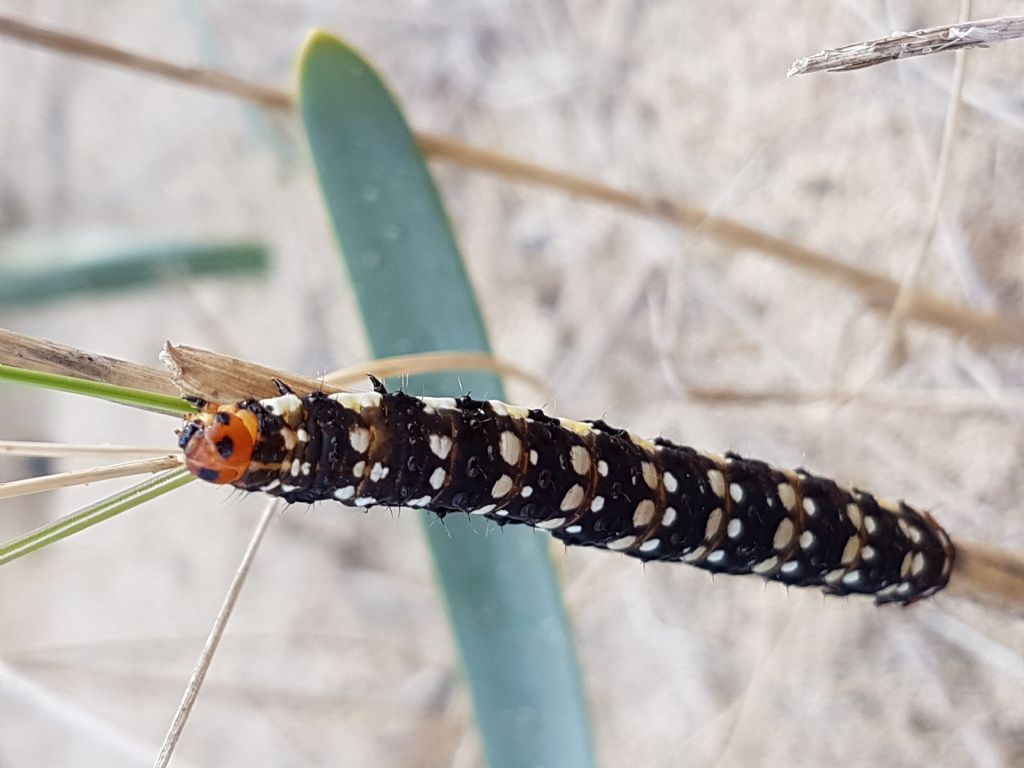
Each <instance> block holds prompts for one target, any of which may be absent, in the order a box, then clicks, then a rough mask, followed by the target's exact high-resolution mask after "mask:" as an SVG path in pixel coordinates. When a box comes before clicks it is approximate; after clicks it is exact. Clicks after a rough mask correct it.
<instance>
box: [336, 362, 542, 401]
mask: <svg viewBox="0 0 1024 768" xmlns="http://www.w3.org/2000/svg"><path fill="white" fill-rule="evenodd" d="M437 371H488V372H490V373H496V374H498V375H500V376H509V377H511V378H516V379H520V380H521V381H522V382H524V383H525V384H528V385H530V386H531V387H532V388H533V389H535V390H537V392H538V393H540V394H542V395H543V399H545V400H546V399H548V397H549V395H550V388H549V387H548V385H547V383H546V382H545V381H544V379H542V378H540V377H539V376H534V375H533V374H532V373H530V372H529V371H527V370H525V369H523V368H521V367H520V366H518V365H516V364H514V363H510V362H508V361H505V360H501V359H499V358H496V357H494V356H493V355H490V354H488V353H486V352H422V353H420V354H416V355H395V356H394V357H382V358H379V359H377V360H369V361H367V362H365V363H357V364H356V365H349V366H346V367H344V368H339V369H338V370H336V371H331V372H330V373H328V374H326V375H325V376H324V381H325V382H327V383H329V384H334V385H336V386H345V385H349V384H357V383H359V382H361V381H364V380H365V379H366V375H367V374H372V375H373V376H376V377H377V378H379V379H386V378H388V377H389V376H414V375H416V374H417V373H435V372H437Z"/></svg>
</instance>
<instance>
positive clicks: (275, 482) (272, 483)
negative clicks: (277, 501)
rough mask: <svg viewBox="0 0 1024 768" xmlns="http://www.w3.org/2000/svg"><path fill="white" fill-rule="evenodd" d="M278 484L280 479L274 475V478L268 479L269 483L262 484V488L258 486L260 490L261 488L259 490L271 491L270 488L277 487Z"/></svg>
mask: <svg viewBox="0 0 1024 768" xmlns="http://www.w3.org/2000/svg"><path fill="white" fill-rule="evenodd" d="M280 484H281V481H280V480H278V479H277V478H276V477H275V478H274V479H273V480H271V481H270V482H269V483H267V484H266V485H264V486H263V487H262V488H260V490H261V491H272V490H274V489H275V488H277V486H279V485H280Z"/></svg>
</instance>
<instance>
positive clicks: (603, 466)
mask: <svg viewBox="0 0 1024 768" xmlns="http://www.w3.org/2000/svg"><path fill="white" fill-rule="evenodd" d="M597 473H598V474H599V475H600V476H601V477H608V462H607V461H605V460H604V459H601V460H599V461H598V462H597Z"/></svg>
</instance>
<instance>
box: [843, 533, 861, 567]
mask: <svg viewBox="0 0 1024 768" xmlns="http://www.w3.org/2000/svg"><path fill="white" fill-rule="evenodd" d="M859 552H860V539H859V538H858V537H857V536H856V535H854V536H851V537H850V538H848V539H847V540H846V546H845V547H843V556H842V557H841V558H840V560H839V562H841V563H842V564H843V565H849V564H850V563H852V562H853V561H854V560H856V559H857V553H859Z"/></svg>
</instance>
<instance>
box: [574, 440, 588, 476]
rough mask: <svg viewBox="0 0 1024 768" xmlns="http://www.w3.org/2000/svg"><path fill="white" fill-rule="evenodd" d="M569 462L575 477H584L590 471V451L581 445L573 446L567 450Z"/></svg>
mask: <svg viewBox="0 0 1024 768" xmlns="http://www.w3.org/2000/svg"><path fill="white" fill-rule="evenodd" d="M569 460H570V461H571V462H572V468H573V469H574V470H576V474H577V475H585V474H587V473H588V472H589V471H590V451H588V450H587V449H586V448H585V447H583V446H582V445H574V446H573V447H572V448H571V449H570V450H569Z"/></svg>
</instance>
